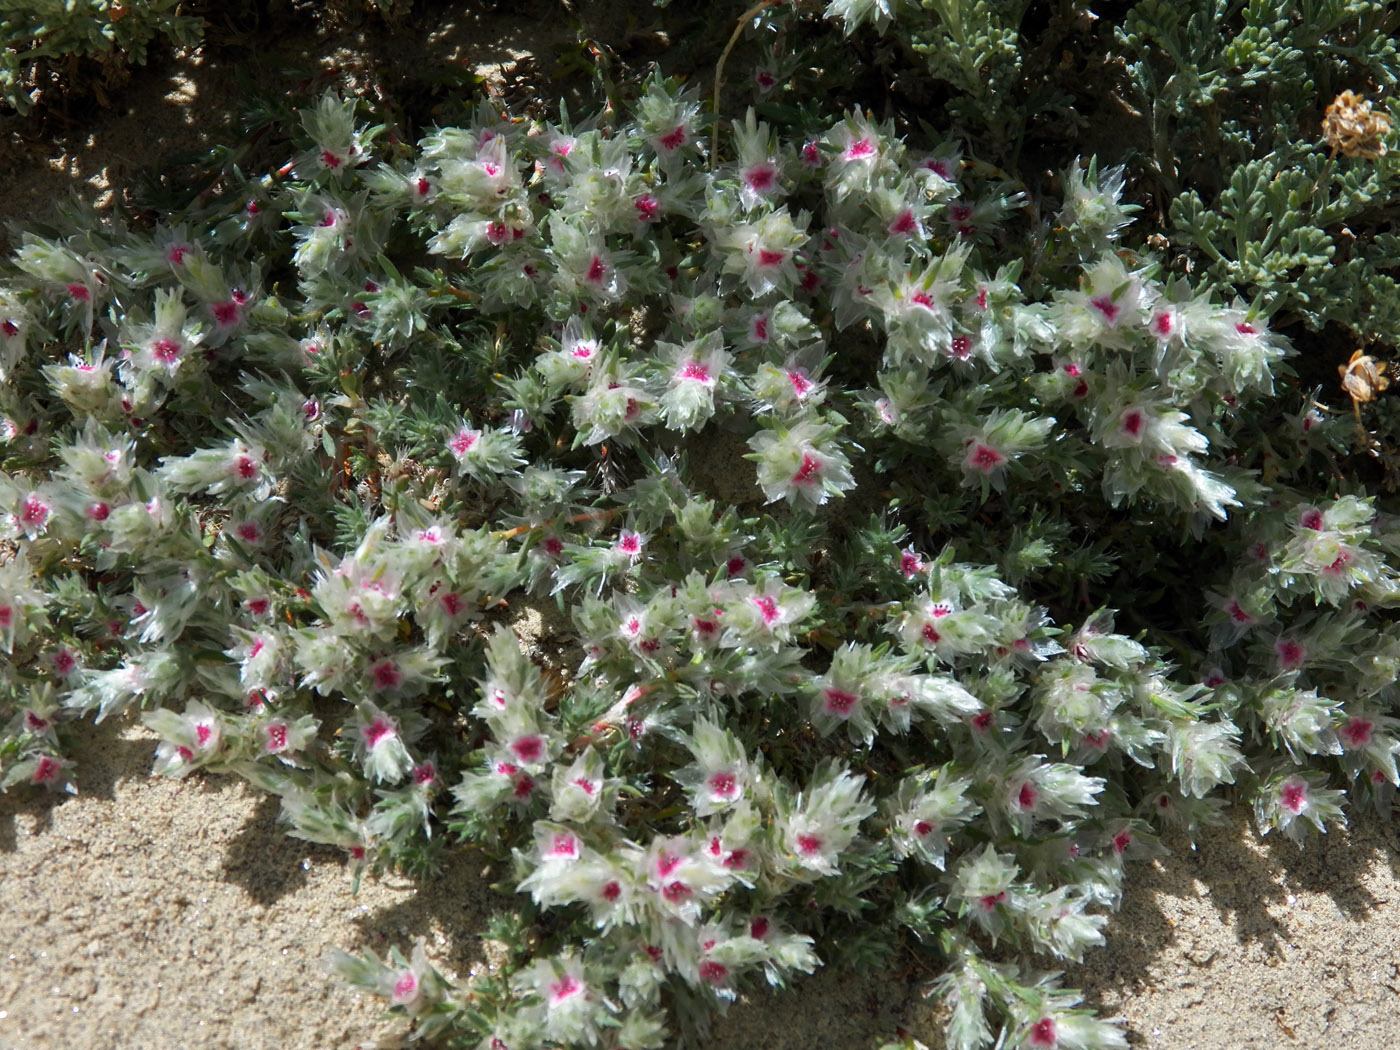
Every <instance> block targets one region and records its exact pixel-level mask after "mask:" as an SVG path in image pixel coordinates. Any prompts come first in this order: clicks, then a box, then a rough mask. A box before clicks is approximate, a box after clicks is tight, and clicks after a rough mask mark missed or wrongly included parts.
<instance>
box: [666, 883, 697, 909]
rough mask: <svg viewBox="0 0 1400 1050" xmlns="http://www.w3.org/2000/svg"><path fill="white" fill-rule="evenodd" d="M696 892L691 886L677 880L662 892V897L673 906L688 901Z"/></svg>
mask: <svg viewBox="0 0 1400 1050" xmlns="http://www.w3.org/2000/svg"><path fill="white" fill-rule="evenodd" d="M694 892H695V891H694V890H692V889H691V888H690V887H689V886H687V885H686V884H685V883H683V882H681V881H680V880H679V879H677V880H676V881H675V882H672V883H670V884H669V885H667V887H666V888H665V889H664V890H662V891H661V896H663V897H665V898H666V899H667V900H668V901H670V902H671V903H672V904H676V903H678V902H680V901H683V900H687V899H688V898H689V897H690V896H691V895H692V894H693V893H694Z"/></svg>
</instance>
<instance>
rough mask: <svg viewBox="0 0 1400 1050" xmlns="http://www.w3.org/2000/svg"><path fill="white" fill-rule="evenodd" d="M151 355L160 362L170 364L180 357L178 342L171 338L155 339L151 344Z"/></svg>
mask: <svg viewBox="0 0 1400 1050" xmlns="http://www.w3.org/2000/svg"><path fill="white" fill-rule="evenodd" d="M151 356H152V357H154V358H155V359H156V360H157V361H159V362H160V363H161V364H166V365H168V364H172V363H173V362H175V361H177V360H179V358H180V344H179V343H177V342H175V341H174V340H172V339H157V340H156V341H155V342H154V343H152V344H151Z"/></svg>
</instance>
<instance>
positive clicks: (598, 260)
mask: <svg viewBox="0 0 1400 1050" xmlns="http://www.w3.org/2000/svg"><path fill="white" fill-rule="evenodd" d="M607 272H608V264H607V263H605V262H604V261H603V257H602V256H601V255H595V256H593V258H592V259H591V260H590V261H589V263H588V272H587V273H586V274H584V277H583V279H584V280H585V281H587V282H588V283H589V284H602V283H603V278H604V277H605V276H606V275H607Z"/></svg>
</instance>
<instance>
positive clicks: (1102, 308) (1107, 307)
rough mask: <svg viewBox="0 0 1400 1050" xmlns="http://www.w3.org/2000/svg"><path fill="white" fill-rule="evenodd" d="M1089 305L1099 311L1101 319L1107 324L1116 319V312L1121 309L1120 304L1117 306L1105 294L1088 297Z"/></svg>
mask: <svg viewBox="0 0 1400 1050" xmlns="http://www.w3.org/2000/svg"><path fill="white" fill-rule="evenodd" d="M1089 305H1090V306H1092V307H1093V308H1094V309H1095V310H1097V311H1098V312H1099V313H1101V314H1103V319H1104V320H1105V321H1107V322H1108V323H1109V324H1113V323H1114V322H1115V321H1117V320H1118V314H1119V313H1120V312H1121V311H1122V309H1123V308H1122V307H1121V306H1119V305H1118V304H1117V303H1115V302H1114V301H1113V300H1112V299H1110V298H1109V297H1108V296H1106V295H1100V296H1096V297H1095V298H1093V299H1090V300H1089Z"/></svg>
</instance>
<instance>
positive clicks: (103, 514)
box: [87, 500, 112, 521]
mask: <svg viewBox="0 0 1400 1050" xmlns="http://www.w3.org/2000/svg"><path fill="white" fill-rule="evenodd" d="M111 513H112V508H111V507H110V506H108V505H107V504H106V503H103V502H102V501H101V500H98V501H97V502H96V503H94V504H92V505H91V506H89V507H88V509H87V516H88V517H89V518H91V519H92V520H93V521H106V520H107V518H108V516H110V515H111Z"/></svg>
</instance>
